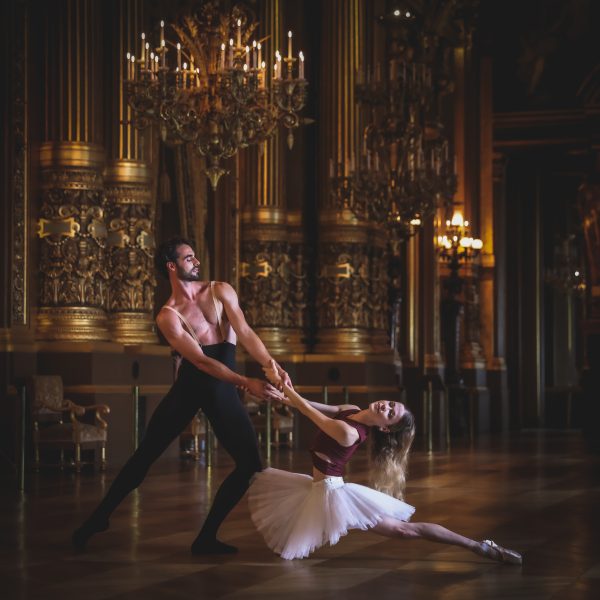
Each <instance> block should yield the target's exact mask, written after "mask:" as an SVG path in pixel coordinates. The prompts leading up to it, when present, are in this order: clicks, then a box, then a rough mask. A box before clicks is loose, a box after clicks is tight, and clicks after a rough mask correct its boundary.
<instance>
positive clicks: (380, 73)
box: [329, 8, 456, 240]
mask: <svg viewBox="0 0 600 600" xmlns="http://www.w3.org/2000/svg"><path fill="white" fill-rule="evenodd" d="M447 16H448V15H447ZM380 20H381V21H382V22H383V24H384V25H385V26H386V29H387V32H388V46H387V57H386V63H385V65H383V68H382V66H381V65H377V66H376V68H375V71H374V72H372V70H371V69H369V70H368V71H367V73H366V74H365V72H364V70H363V69H361V70H359V72H358V74H357V84H356V88H355V91H356V97H357V101H358V103H359V105H360V111H361V119H362V122H363V123H365V124H366V125H365V126H364V128H363V130H362V145H361V151H360V155H359V159H358V165H355V160H354V158H352V160H351V165H350V173H349V174H348V175H344V168H343V165H337V168H334V165H332V164H330V167H329V176H330V181H331V190H332V194H333V196H334V198H335V201H336V202H337V203H338V205H341V206H342V207H344V208H349V209H350V210H351V211H352V212H353V213H354V215H355V216H356V217H357V218H358V219H359V220H363V221H372V222H378V223H383V224H384V225H385V226H386V227H387V229H388V230H389V231H390V233H391V234H392V236H393V238H395V239H396V240H403V239H406V238H407V237H409V236H411V235H414V234H415V233H416V232H417V231H418V230H419V228H420V227H421V226H422V225H423V222H424V221H425V219H427V218H428V217H430V216H431V215H432V214H433V213H434V212H435V210H436V208H437V207H438V206H440V205H447V204H449V203H450V202H452V198H453V196H454V193H455V191H456V165H455V161H454V159H451V158H450V152H449V144H448V139H447V138H446V136H445V134H444V127H443V125H442V123H441V114H440V113H441V100H442V97H443V96H444V95H445V94H447V93H449V91H450V90H451V87H452V84H451V81H450V77H449V75H448V70H449V69H448V63H449V58H450V50H451V44H449V43H448V41H447V40H446V39H443V38H442V37H441V36H440V35H439V34H438V32H437V30H436V29H431V30H430V31H428V30H427V26H425V25H423V23H422V22H421V19H417V16H416V15H415V14H414V12H411V11H410V10H404V9H399V8H397V9H395V10H393V11H392V12H391V13H390V14H388V15H385V16H382V17H381V19H380ZM423 21H424V22H425V23H430V22H431V19H423ZM438 29H439V27H438ZM355 167H356V168H355Z"/></svg>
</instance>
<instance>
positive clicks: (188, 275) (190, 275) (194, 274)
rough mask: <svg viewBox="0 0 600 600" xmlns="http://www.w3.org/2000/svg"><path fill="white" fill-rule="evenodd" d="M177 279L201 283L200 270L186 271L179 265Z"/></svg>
mask: <svg viewBox="0 0 600 600" xmlns="http://www.w3.org/2000/svg"><path fill="white" fill-rule="evenodd" d="M177 279H179V280H180V281H200V279H201V277H200V269H198V268H194V269H192V270H191V271H184V270H183V269H182V268H181V267H180V266H179V265H177Z"/></svg>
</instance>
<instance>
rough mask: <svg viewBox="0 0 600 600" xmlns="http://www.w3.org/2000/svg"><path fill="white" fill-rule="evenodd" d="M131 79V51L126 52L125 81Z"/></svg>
mask: <svg viewBox="0 0 600 600" xmlns="http://www.w3.org/2000/svg"><path fill="white" fill-rule="evenodd" d="M130 79H131V52H128V53H127V81H129V80H130Z"/></svg>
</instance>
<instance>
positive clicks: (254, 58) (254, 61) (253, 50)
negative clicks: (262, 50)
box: [252, 40, 258, 69]
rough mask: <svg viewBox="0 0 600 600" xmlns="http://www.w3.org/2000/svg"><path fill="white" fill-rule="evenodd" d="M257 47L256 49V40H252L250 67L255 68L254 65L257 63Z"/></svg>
mask: <svg viewBox="0 0 600 600" xmlns="http://www.w3.org/2000/svg"><path fill="white" fill-rule="evenodd" d="M257 52H258V51H257V49H256V40H254V41H253V42H252V68H253V69H256V67H257V66H258V63H257V62H256V60H257V56H258V55H257Z"/></svg>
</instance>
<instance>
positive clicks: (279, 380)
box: [245, 360, 292, 404]
mask: <svg viewBox="0 0 600 600" xmlns="http://www.w3.org/2000/svg"><path fill="white" fill-rule="evenodd" d="M263 371H264V372H265V376H266V377H267V379H268V380H269V381H270V383H268V382H266V381H262V380H260V379H254V378H248V383H247V385H246V388H245V389H246V390H247V391H248V392H249V393H250V394H252V396H255V397H256V398H258V399H260V400H267V401H271V400H276V401H278V402H281V403H283V404H289V402H287V398H286V397H285V396H284V394H283V391H282V390H283V386H284V385H289V386H290V387H292V382H291V380H290V376H289V375H288V374H287V372H286V371H284V370H283V369H282V368H281V367H280V366H279V365H278V364H277V363H276V362H275V361H274V360H271V362H270V363H269V366H267V367H263Z"/></svg>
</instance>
